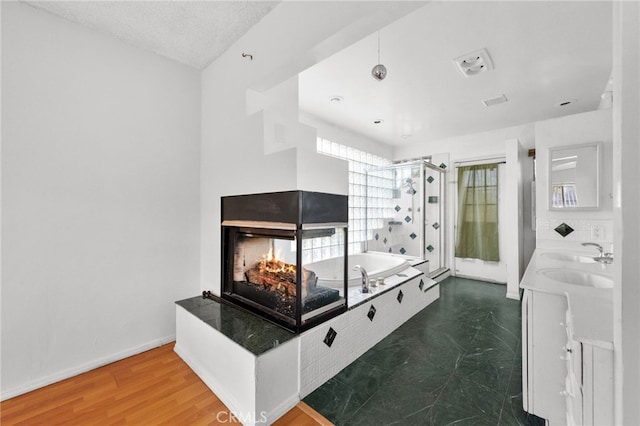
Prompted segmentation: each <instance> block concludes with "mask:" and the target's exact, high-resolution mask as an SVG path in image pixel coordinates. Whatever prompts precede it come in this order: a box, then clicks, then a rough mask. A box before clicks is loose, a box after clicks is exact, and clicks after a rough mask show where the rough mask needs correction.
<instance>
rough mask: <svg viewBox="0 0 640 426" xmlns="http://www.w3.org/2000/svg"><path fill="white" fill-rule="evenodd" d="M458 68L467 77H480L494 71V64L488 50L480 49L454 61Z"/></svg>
mask: <svg viewBox="0 0 640 426" xmlns="http://www.w3.org/2000/svg"><path fill="white" fill-rule="evenodd" d="M453 63H454V64H455V65H456V68H458V70H459V71H460V72H461V73H462V75H464V76H465V77H471V76H474V75H478V74H480V73H482V72H485V71H489V70H492V69H493V62H491V57H490V56H489V52H487V50H486V49H479V50H476V51H473V52H469V53H467V54H465V55H462V56H458V57H457V58H454V59H453Z"/></svg>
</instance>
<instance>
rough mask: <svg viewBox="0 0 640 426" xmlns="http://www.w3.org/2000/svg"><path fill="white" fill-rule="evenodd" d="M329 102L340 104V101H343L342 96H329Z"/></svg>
mask: <svg viewBox="0 0 640 426" xmlns="http://www.w3.org/2000/svg"><path fill="white" fill-rule="evenodd" d="M329 101H330V102H335V103H340V102H342V101H344V98H343V97H342V96H331V97H330V98H329Z"/></svg>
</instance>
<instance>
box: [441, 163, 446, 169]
mask: <svg viewBox="0 0 640 426" xmlns="http://www.w3.org/2000/svg"><path fill="white" fill-rule="evenodd" d="M439 167H440V168H441V169H446V168H447V165H446V164H444V163H440V166H439Z"/></svg>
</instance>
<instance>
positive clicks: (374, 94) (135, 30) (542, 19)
mask: <svg viewBox="0 0 640 426" xmlns="http://www.w3.org/2000/svg"><path fill="white" fill-rule="evenodd" d="M25 2H26V3H28V4H30V5H32V6H34V7H38V8H41V9H45V10H47V11H49V12H51V13H54V14H56V15H58V16H61V17H63V18H65V19H68V20H70V21H73V22H78V23H80V24H82V25H85V26H87V27H90V28H92V29H95V30H98V31H101V32H104V33H108V34H113V35H115V36H117V37H119V38H121V39H123V40H125V41H126V42H128V43H130V44H132V45H135V46H137V47H140V48H143V49H146V50H151V51H153V52H156V53H158V54H160V55H163V56H166V57H169V58H171V59H174V60H177V61H179V62H182V63H185V64H187V65H190V66H192V67H195V68H197V69H203V68H205V67H206V66H207V65H208V64H209V63H211V62H212V61H214V60H215V59H216V58H217V57H219V56H220V55H221V54H222V53H224V51H225V50H227V49H228V48H229V47H230V46H231V45H232V44H233V43H234V42H235V41H237V40H238V39H239V38H240V37H241V36H242V35H244V34H245V33H246V32H247V31H248V30H249V29H250V28H251V27H253V26H254V25H255V24H256V23H257V22H258V21H260V19H261V18H262V17H264V16H265V15H266V14H268V13H269V12H270V11H271V10H272V9H273V8H274V7H276V6H277V5H278V3H279V2H277V1H240V0H235V1H45V2H42V1H25ZM377 40H378V35H377V34H372V35H371V36H369V37H367V38H365V39H363V40H361V41H359V42H357V43H355V44H354V45H352V46H350V47H349V48H347V49H345V50H343V51H341V52H339V53H338V54H336V55H334V56H332V57H330V58H328V59H326V60H325V61H323V62H321V63H319V64H317V65H316V66H314V67H312V68H310V69H308V70H306V71H304V72H303V73H301V75H300V108H301V110H302V111H303V112H306V113H308V114H310V115H313V116H316V117H317V118H320V119H321V120H324V121H327V122H329V123H333V124H336V125H338V126H339V127H343V128H346V129H348V130H351V131H354V132H356V133H360V134H363V135H365V136H368V137H369V138H371V139H374V140H377V141H379V142H383V143H386V144H389V145H401V144H408V143H415V142H422V141H433V140H439V139H443V138H446V137H451V136H457V135H463V134H472V133H478V132H482V131H486V130H491V129H497V128H503V127H509V126H514V125H518V124H524V123H529V122H533V121H538V120H544V119H548V118H553V117H558V116H563V115H568V114H575V113H578V112H583V111H590V110H594V109H596V108H597V107H598V103H599V101H600V95H601V93H602V92H603V90H604V88H605V86H606V84H607V80H608V78H609V75H610V72H611V67H612V5H611V2H609V1H603V2H594V1H568V2H559V1H532V2H524V1H470V2H459V1H435V2H430V3H426V4H425V6H423V7H422V8H420V9H418V10H417V11H415V12H413V13H411V14H409V15H407V16H405V17H404V18H401V19H400V20H398V21H396V22H394V23H393V24H391V25H389V26H387V27H385V28H383V29H382V30H381V32H380V40H381V47H380V54H381V62H382V63H384V64H385V65H386V66H387V69H388V76H387V78H386V79H385V80H384V81H382V82H377V81H375V80H373V79H372V78H371V77H370V71H371V68H372V67H373V66H374V65H375V64H376V63H377ZM481 48H486V49H487V51H488V52H489V55H490V57H491V60H492V61H493V65H494V67H495V69H494V70H491V71H487V72H484V73H481V74H479V75H477V76H474V77H469V78H465V77H463V76H462V74H461V73H460V72H459V71H458V70H457V69H456V68H455V66H454V63H453V61H452V60H453V59H454V58H456V57H458V56H460V55H463V54H466V53H468V52H472V51H475V50H478V49H481ZM502 94H504V95H506V97H507V99H508V102H507V103H503V104H499V105H496V106H492V107H489V108H487V107H485V106H484V105H483V104H482V100H484V99H488V98H494V97H497V96H500V95H502ZM336 95H338V96H342V97H343V98H344V101H343V102H341V103H332V102H330V101H329V98H330V97H332V96H336ZM568 99H573V100H575V102H573V103H572V104H570V105H569V106H566V107H557V106H555V105H556V104H558V103H559V102H562V101H564V100H568ZM377 119H382V120H383V122H382V123H381V124H378V125H375V124H373V121H374V120H377ZM407 135H410V136H407Z"/></svg>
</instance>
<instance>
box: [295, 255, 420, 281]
mask: <svg viewBox="0 0 640 426" xmlns="http://www.w3.org/2000/svg"><path fill="white" fill-rule="evenodd" d="M341 260H342V259H337V258H336V259H326V260H321V261H319V262H314V263H309V264H307V265H305V268H306V269H309V270H311V271H313V272H315V273H316V275H317V276H318V285H321V286H324V287H331V288H338V289H340V288H342V286H343V276H342V273H343V272H342V261H341ZM348 262H349V264H348V265H347V268H348V269H347V277H348V283H347V285H348V286H349V287H354V286H360V285H361V284H362V278H361V277H362V275H361V274H360V271H357V270H356V271H354V270H353V267H354V266H355V265H360V266H362V267H364V269H366V270H367V274H368V275H369V279H370V280H372V279H377V278H379V277H383V278H386V277H389V276H391V275H395V274H397V273H398V272H401V271H403V270H405V269H407V268H408V267H409V266H410V265H409V263H408V262H407V261H406V260H405V259H402V258H399V257H395V256H388V255H385V254H376V253H359V254H352V255H350V256H349V260H348Z"/></svg>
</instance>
